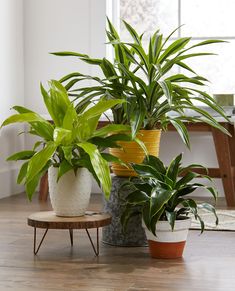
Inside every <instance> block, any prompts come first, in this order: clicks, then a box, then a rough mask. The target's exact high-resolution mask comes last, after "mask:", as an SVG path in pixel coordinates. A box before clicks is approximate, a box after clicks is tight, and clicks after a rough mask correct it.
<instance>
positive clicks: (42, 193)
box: [39, 173, 49, 201]
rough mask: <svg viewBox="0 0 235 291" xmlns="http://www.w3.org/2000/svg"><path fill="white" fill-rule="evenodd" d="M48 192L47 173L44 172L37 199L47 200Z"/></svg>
mask: <svg viewBox="0 0 235 291" xmlns="http://www.w3.org/2000/svg"><path fill="white" fill-rule="evenodd" d="M48 192H49V191H48V173H46V174H45V175H44V176H43V177H42V178H41V181H40V188H39V200H41V201H47V196H48Z"/></svg>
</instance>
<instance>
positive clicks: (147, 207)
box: [120, 154, 218, 235]
mask: <svg viewBox="0 0 235 291" xmlns="http://www.w3.org/2000/svg"><path fill="white" fill-rule="evenodd" d="M181 160H182V154H180V155H178V156H177V157H176V158H174V159H173V160H172V162H171V163H170V165H169V166H165V165H164V164H163V163H162V161H161V160H160V159H159V158H157V157H154V156H148V157H146V158H145V160H144V161H143V163H142V164H132V167H133V169H134V170H135V171H136V173H137V174H138V178H137V179H136V178H134V179H132V180H130V181H127V182H125V183H123V185H122V187H121V188H120V194H121V193H122V192H123V191H124V190H128V191H129V192H128V193H129V194H128V195H127V196H126V197H125V199H124V205H125V210H124V212H123V214H122V217H121V221H122V224H123V226H124V228H125V226H126V224H127V222H128V220H129V219H130V217H132V216H133V215H136V214H139V213H141V215H142V217H143V220H144V223H145V225H146V227H147V228H148V229H149V230H150V231H151V232H152V233H153V234H154V235H156V233H155V230H156V223H157V222H158V221H159V220H165V221H168V222H169V224H170V225H171V228H172V230H173V229H174V225H175V221H176V220H177V219H185V218H186V217H187V216H188V215H189V214H190V213H191V214H193V215H194V217H195V219H197V220H199V222H200V225H201V232H203V231H204V222H203V220H202V218H201V217H200V215H199V212H198V209H201V208H204V209H206V210H209V211H211V212H212V213H213V214H214V215H215V218H216V224H218V217H217V215H216V211H215V208H214V206H212V205H211V204H208V203H201V204H197V202H196V201H195V200H194V199H192V198H190V197H188V195H189V194H191V193H193V192H194V191H195V190H197V189H198V188H204V189H206V190H207V191H209V193H211V194H212V195H213V197H214V199H215V200H216V198H217V191H216V190H215V189H214V188H213V187H211V186H206V185H204V184H201V183H194V182H193V181H192V180H193V179H194V178H198V177H203V178H206V179H208V180H210V181H211V178H210V177H208V176H207V175H199V174H198V173H196V172H194V171H193V169H194V168H203V167H202V166H201V165H197V164H191V165H189V166H186V167H182V165H181ZM136 206H139V208H138V210H136Z"/></svg>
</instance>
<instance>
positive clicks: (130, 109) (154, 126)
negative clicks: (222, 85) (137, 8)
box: [53, 19, 228, 176]
mask: <svg viewBox="0 0 235 291" xmlns="http://www.w3.org/2000/svg"><path fill="white" fill-rule="evenodd" d="M123 23H124V25H125V27H126V29H127V30H128V32H129V33H130V36H131V38H132V42H129V43H125V42H123V41H121V39H120V36H119V34H118V33H117V31H116V30H115V28H114V26H113V25H112V23H111V22H110V21H109V19H108V29H107V37H108V39H109V42H110V44H111V45H112V47H113V50H114V59H113V62H111V61H109V60H108V59H106V58H103V59H93V58H91V57H89V56H88V55H86V54H81V53H76V52H57V53H53V54H54V55H58V56H74V57H77V58H79V59H80V60H82V61H84V62H86V63H88V64H91V65H95V66H99V67H100V69H101V70H102V73H103V75H104V77H102V78H99V77H94V76H86V75H83V74H81V73H79V72H73V73H71V74H68V75H66V76H64V77H63V78H62V79H61V80H60V82H61V83H63V84H65V88H66V89H67V90H68V92H69V95H70V96H71V97H73V98H75V99H76V100H77V101H78V105H77V107H76V110H77V111H78V112H79V111H80V105H79V103H80V102H81V106H83V104H84V103H90V102H91V100H92V102H94V101H95V100H99V99H100V98H101V97H103V96H106V98H107V99H111V100H113V99H124V100H125V101H127V102H126V103H122V104H117V105H116V106H114V107H112V109H111V110H112V114H113V122H114V123H115V124H128V125H130V126H131V132H132V136H133V137H134V136H135V135H136V134H137V133H138V132H139V135H138V138H139V139H141V140H143V141H144V142H145V145H146V148H147V150H148V152H149V154H151V155H155V156H157V155H158V150H159V142H160V135H161V130H162V129H163V130H167V127H168V125H169V124H172V125H173V127H175V129H176V130H177V132H178V133H179V135H180V137H181V138H182V140H183V142H184V143H185V144H186V145H187V146H188V147H189V137H188V132H187V128H186V126H185V124H184V122H185V121H186V122H187V121H189V122H197V121H203V122H205V123H208V124H209V125H212V126H213V127H216V128H218V129H220V130H221V131H223V132H225V133H227V134H228V132H227V131H226V130H225V129H224V128H223V127H222V126H221V125H220V124H219V123H218V122H217V121H216V120H215V118H213V117H212V116H211V115H210V114H209V113H208V112H207V111H206V110H205V109H203V107H201V108H200V106H198V105H197V104H196V105H195V102H197V103H200V104H201V105H206V106H207V107H209V109H213V110H214V111H215V112H217V113H218V114H219V115H220V116H223V117H224V118H225V119H226V120H228V119H227V117H226V116H225V114H224V111H223V109H222V108H221V107H220V106H219V105H218V104H217V103H216V101H215V100H214V99H213V98H212V97H211V96H210V95H209V94H207V93H205V92H204V89H202V88H204V87H205V85H206V84H207V82H208V80H207V79H205V78H204V77H202V76H200V75H198V74H197V73H196V72H195V71H194V70H193V69H192V68H190V67H189V66H188V65H187V60H188V59H191V58H195V57H200V56H209V55H213V54H212V53H207V52H195V51H194V49H196V48H197V47H201V46H205V45H210V44H213V43H218V42H223V41H221V40H212V39H210V40H205V41H202V42H199V43H196V44H195V43H193V44H191V45H190V40H191V38H190V37H183V38H179V39H177V40H175V41H173V42H172V41H171V39H170V38H171V36H172V35H173V34H174V33H175V32H176V31H177V29H175V30H174V31H173V32H172V33H171V34H170V35H169V36H167V37H166V38H164V36H163V35H162V34H161V33H160V32H159V30H157V31H156V32H155V33H154V34H153V35H152V36H151V37H150V38H149V39H148V40H147V46H146V47H147V49H145V45H144V42H143V39H144V36H143V34H141V35H140V34H138V33H137V32H136V31H135V29H134V28H133V27H132V26H130V25H129V24H128V23H127V22H125V21H123ZM145 43H146V42H145ZM191 51H192V52H191ZM174 68H183V70H184V73H174V71H172V69H174ZM86 79H91V80H93V81H94V82H96V84H94V85H92V86H90V87H85V88H79V87H76V85H77V84H78V83H79V82H81V81H83V80H86ZM187 110H190V111H191V112H193V113H195V116H194V115H193V114H192V115H190V116H188V115H187V114H186V113H187ZM172 113H173V115H172ZM199 115H200V117H199ZM121 145H122V147H123V148H124V150H122V149H111V153H113V154H114V155H116V156H119V157H120V158H121V159H122V160H123V161H125V162H135V163H141V162H142V160H143V158H144V152H143V150H142V149H140V147H139V145H137V144H136V143H135V142H132V143H129V142H128V143H125V142H124V143H121ZM133 150H134V152H133ZM113 171H114V173H115V174H117V175H119V176H131V175H132V174H134V171H133V170H131V169H129V170H128V169H126V168H123V169H122V168H120V165H117V164H114V165H113Z"/></svg>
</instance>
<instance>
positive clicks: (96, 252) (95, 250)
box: [86, 228, 99, 257]
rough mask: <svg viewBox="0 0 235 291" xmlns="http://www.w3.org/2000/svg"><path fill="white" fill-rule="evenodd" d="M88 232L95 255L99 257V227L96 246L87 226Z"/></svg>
mask: <svg viewBox="0 0 235 291" xmlns="http://www.w3.org/2000/svg"><path fill="white" fill-rule="evenodd" d="M86 233H87V236H88V238H89V240H90V242H91V246H92V248H93V251H94V253H95V255H96V256H97V257H98V256H99V228H97V229H96V248H95V246H94V243H93V241H92V239H91V236H90V233H89V231H88V229H87V228H86Z"/></svg>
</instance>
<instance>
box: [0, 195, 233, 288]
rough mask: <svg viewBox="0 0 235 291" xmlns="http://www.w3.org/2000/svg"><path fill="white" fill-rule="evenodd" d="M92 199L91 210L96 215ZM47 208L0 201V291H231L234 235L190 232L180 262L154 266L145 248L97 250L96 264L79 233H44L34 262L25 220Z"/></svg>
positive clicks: (30, 232) (98, 205)
mask: <svg viewBox="0 0 235 291" xmlns="http://www.w3.org/2000/svg"><path fill="white" fill-rule="evenodd" d="M97 197H98V196H97V195H96V196H94V197H93V203H92V205H91V210H99V209H100V208H101V203H98V202H99V201H98V202H97V200H98V199H99V198H97ZM47 209H50V206H49V205H47V204H39V202H38V201H37V199H35V201H34V202H32V203H30V202H27V200H26V198H25V196H24V195H22V194H20V195H16V196H12V197H10V198H5V199H2V200H0V291H5V290H14V291H28V290H30V291H32V290H40V291H44V290H66V291H67V290H89V291H124V290H128V291H134V290H136V291H138V290H139V291H140V290H143V291H147V290H159V291H164V290H178V291H184V290H185V291H186V290H187V291H188V290H192V291H193V290H202V291H207V290H211V291H212V290H213V291H215V290H221V291H227V290H233V291H234V290H235V233H234V232H212V231H210V232H207V233H205V234H203V235H202V236H200V235H199V232H198V231H191V232H190V235H189V238H188V242H187V246H186V250H185V254H184V258H183V259H178V260H156V259H151V258H150V257H149V255H148V248H147V247H146V248H144V247H143V248H140V247H139V248H117V247H112V246H108V245H104V244H101V246H100V256H99V257H98V258H96V257H95V256H94V254H93V251H92V249H91V247H90V245H89V241H88V240H87V237H86V234H85V233H84V232H83V231H75V238H74V247H73V248H71V247H70V242H69V233H68V231H65V230H49V232H48V235H47V237H46V239H45V242H44V244H43V245H42V247H41V249H40V251H39V253H38V255H37V256H34V255H33V252H32V247H33V228H31V227H29V226H27V216H28V215H29V214H30V213H32V212H35V211H38V210H47Z"/></svg>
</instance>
